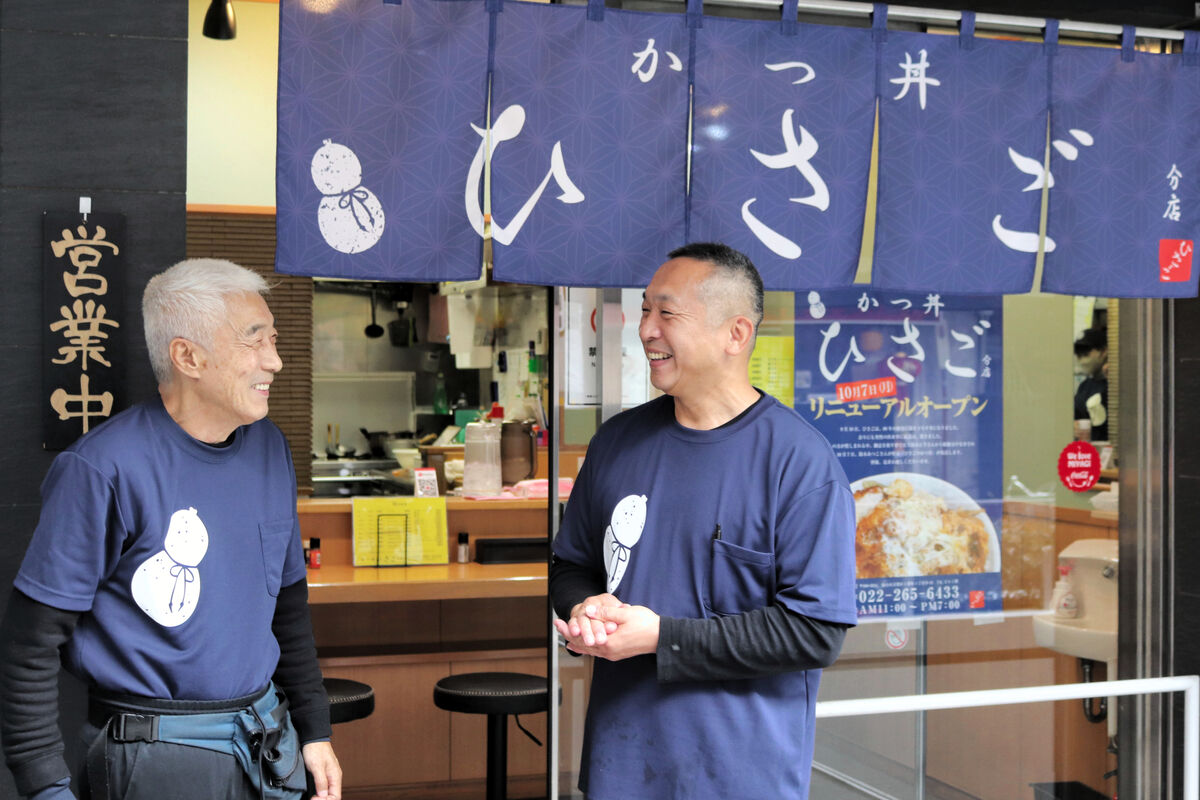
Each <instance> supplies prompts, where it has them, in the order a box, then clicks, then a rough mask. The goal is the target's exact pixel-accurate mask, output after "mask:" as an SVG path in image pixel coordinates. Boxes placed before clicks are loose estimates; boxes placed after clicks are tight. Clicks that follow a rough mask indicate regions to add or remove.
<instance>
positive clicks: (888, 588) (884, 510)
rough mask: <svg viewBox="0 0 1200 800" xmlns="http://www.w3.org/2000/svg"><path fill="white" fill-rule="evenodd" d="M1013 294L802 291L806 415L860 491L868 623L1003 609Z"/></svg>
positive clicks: (798, 403)
mask: <svg viewBox="0 0 1200 800" xmlns="http://www.w3.org/2000/svg"><path fill="white" fill-rule="evenodd" d="M1001 302H1002V301H1001V298H999V297H975V296H965V295H938V294H935V293H918V292H908V293H905V292H883V291H876V290H872V289H869V288H866V289H857V290H847V291H837V292H820V293H818V292H809V293H807V294H806V293H803V292H798V293H797V294H796V353H797V356H796V400H795V408H796V410H797V411H798V412H799V413H800V414H801V415H802V416H804V418H805V419H807V420H809V421H810V422H811V423H812V424H813V425H815V426H816V428H817V429H818V430H819V431H821V433H822V434H824V436H825V437H826V438H827V439H828V440H829V442H830V444H831V445H832V446H833V449H834V452H835V453H836V454H837V456H838V459H839V460H840V461H841V464H842V467H843V468H844V469H845V470H846V476H847V477H848V478H849V479H850V487H851V489H852V490H853V491H854V496H855V506H856V512H857V513H856V517H857V528H856V532H855V553H856V559H857V576H858V591H857V599H858V614H859V616H860V617H878V616H890V617H909V616H926V615H933V614H950V613H974V612H986V611H999V610H1000V608H1001V591H1000V555H1001V549H1000V541H1001V536H1002V535H1003V532H1002V531H1001V497H1002V492H1003V485H1002V484H1003V481H1002V469H1003V466H1002V462H1003V459H1002V458H1001V457H1000V453H1001V448H1002V442H1003V439H1002V436H1003V423H1004V414H1003V407H1002V400H1003V380H1002V377H1003V376H1002V374H1001V367H1002V363H1001V361H1002V359H1001V356H1002V333H1003V330H1002V307H1001Z"/></svg>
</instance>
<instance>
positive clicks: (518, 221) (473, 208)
mask: <svg viewBox="0 0 1200 800" xmlns="http://www.w3.org/2000/svg"><path fill="white" fill-rule="evenodd" d="M524 126H525V109H524V108H522V107H521V106H519V105H511V106H509V107H508V108H506V109H504V110H503V111H501V112H500V116H498V117H496V122H495V123H494V124H493V125H492V129H491V136H490V137H489V132H488V131H487V130H484V129H483V128H480V127H479V126H477V125H474V124H472V125H471V127H472V128H473V129H474V130H475V133H477V134H479V138H480V140H481V141H480V142H479V148H478V149H477V150H476V151H475V158H474V159H472V160H471V167H470V169H468V170H467V184H466V193H465V194H466V197H465V202H466V207H467V219H468V220H470V222H471V227H472V228H474V229H475V232H476V233H478V234H479V235H480V236H483V233H484V227H483V223H484V219H483V209H482V208H481V207H480V204H479V194H480V188H481V184H482V183H483V163H484V158H485V155H486V154H487V152H488V151H489V150H490V151H491V158H492V159H495V157H496V149H497V148H498V147H499V146H500V144H501V143H502V142H507V141H509V140H510V139H515V138H516V137H517V135H518V134H520V133H521V128H523V127H524ZM551 178H553V179H554V183H555V184H556V185H557V186H558V188H559V189H560V190H561V193H560V194H559V195H558V197H556V198H555V199H556V200H558V201H559V202H560V203H567V204H570V203H582V202H583V201H584V199H585V198H584V195H583V192H581V191H580V190H579V188H578V187H577V186H576V185H575V184H574V183H572V182H571V178H570V176H569V175H567V166H566V162H565V161H564V160H563V154H562V142H561V141H558V142H555V143H554V149H553V150H551V152H550V169H549V170H548V171H547V172H546V176H545V177H544V178H542V182H541V183H540V184H538V187H537V189H535V190H534V192H533V194H531V195H530V196H529V198H528V199H527V200H526V201H525V204H524V205H522V206H521V208H520V209H519V210H518V211H517V213H516V214H515V215H514V216H513V218H512V219H511V220H509V221H508V224H507V225H501V224H499V223H498V222H497V221H496V219H495V216H494V215H493V217H492V221H491V222H492V238H493V239H495V240H496V241H497V242H499V243H500V244H512V242H513V239H515V238H516V236H517V234H518V233H519V232H520V230H521V226H523V225H524V224H525V221H526V220H527V219H528V218H529V215H530V213H532V212H533V207H534V206H535V205H537V202H538V200H540V199H541V197H542V192H544V191H545V190H546V186H547V185H548V184H549V183H550V180H551Z"/></svg>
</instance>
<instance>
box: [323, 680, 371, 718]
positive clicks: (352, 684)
mask: <svg viewBox="0 0 1200 800" xmlns="http://www.w3.org/2000/svg"><path fill="white" fill-rule="evenodd" d="M325 694H327V695H329V721H330V722H331V723H332V724H334V725H337V724H338V723H339V722H351V721H353V720H356V719H362V718H363V717H369V716H371V712H372V711H374V710H375V690H374V689H372V688H371V687H370V686H368V685H367V684H365V683H360V682H359V681H351V680H347V679H346V678H326V679H325Z"/></svg>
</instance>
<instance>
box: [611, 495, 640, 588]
mask: <svg viewBox="0 0 1200 800" xmlns="http://www.w3.org/2000/svg"><path fill="white" fill-rule="evenodd" d="M644 527H646V495H644V494H631V495H629V496H628V497H622V498H621V499H620V500H619V501H618V502H617V505H616V506H615V507H614V508H613V512H612V518H611V519H610V521H609V524H608V527H607V528H605V529H604V571H605V572H606V573H608V593H609V594H616V591H617V587H618V586H620V585H621V578H623V577H624V576H625V568H626V567H628V566H629V557H630V556H631V555H632V551H633V546H634V545H635V544H637V543H638V539H641V538H642V528H644Z"/></svg>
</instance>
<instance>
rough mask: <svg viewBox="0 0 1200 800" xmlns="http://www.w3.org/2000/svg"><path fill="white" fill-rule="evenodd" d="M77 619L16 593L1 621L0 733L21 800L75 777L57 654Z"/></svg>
mask: <svg viewBox="0 0 1200 800" xmlns="http://www.w3.org/2000/svg"><path fill="white" fill-rule="evenodd" d="M79 616H80V614H79V612H78V611H63V610H62V609H58V608H53V607H52V606H48V605H45V604H44V603H39V602H38V601H36V600H34V599H32V598H30V597H29V596H27V595H25V594H23V593H21V592H20V591H18V590H16V589H13V591H12V595H11V596H10V597H9V599H8V609H7V610H6V611H5V612H4V621H3V622H0V732H2V734H3V735H2V741H3V745H4V759H5V762H6V763H7V764H8V768H9V770H10V771H11V772H12V775H13V781H14V782H15V783H16V786H17V791H18V792H19V793H20V794H21V795H22V796H23V797H24V796H28V795H31V794H33V793H34V792H36V791H37V790H38V789H41V788H43V787H46V786H49V785H50V784H52V783H54V782H55V781H58V780H61V779H63V778H69V777H70V774H71V773H70V770H68V769H67V762H66V760H65V759H64V758H63V741H62V734H61V733H60V732H59V729H58V671H59V664H60V662H59V655H58V650H59V647H61V646H62V645H63V644H65V643H66V642H67V640H68V639H70V638H71V634H73V633H74V632H75V623H76V622H78V620H79Z"/></svg>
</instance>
